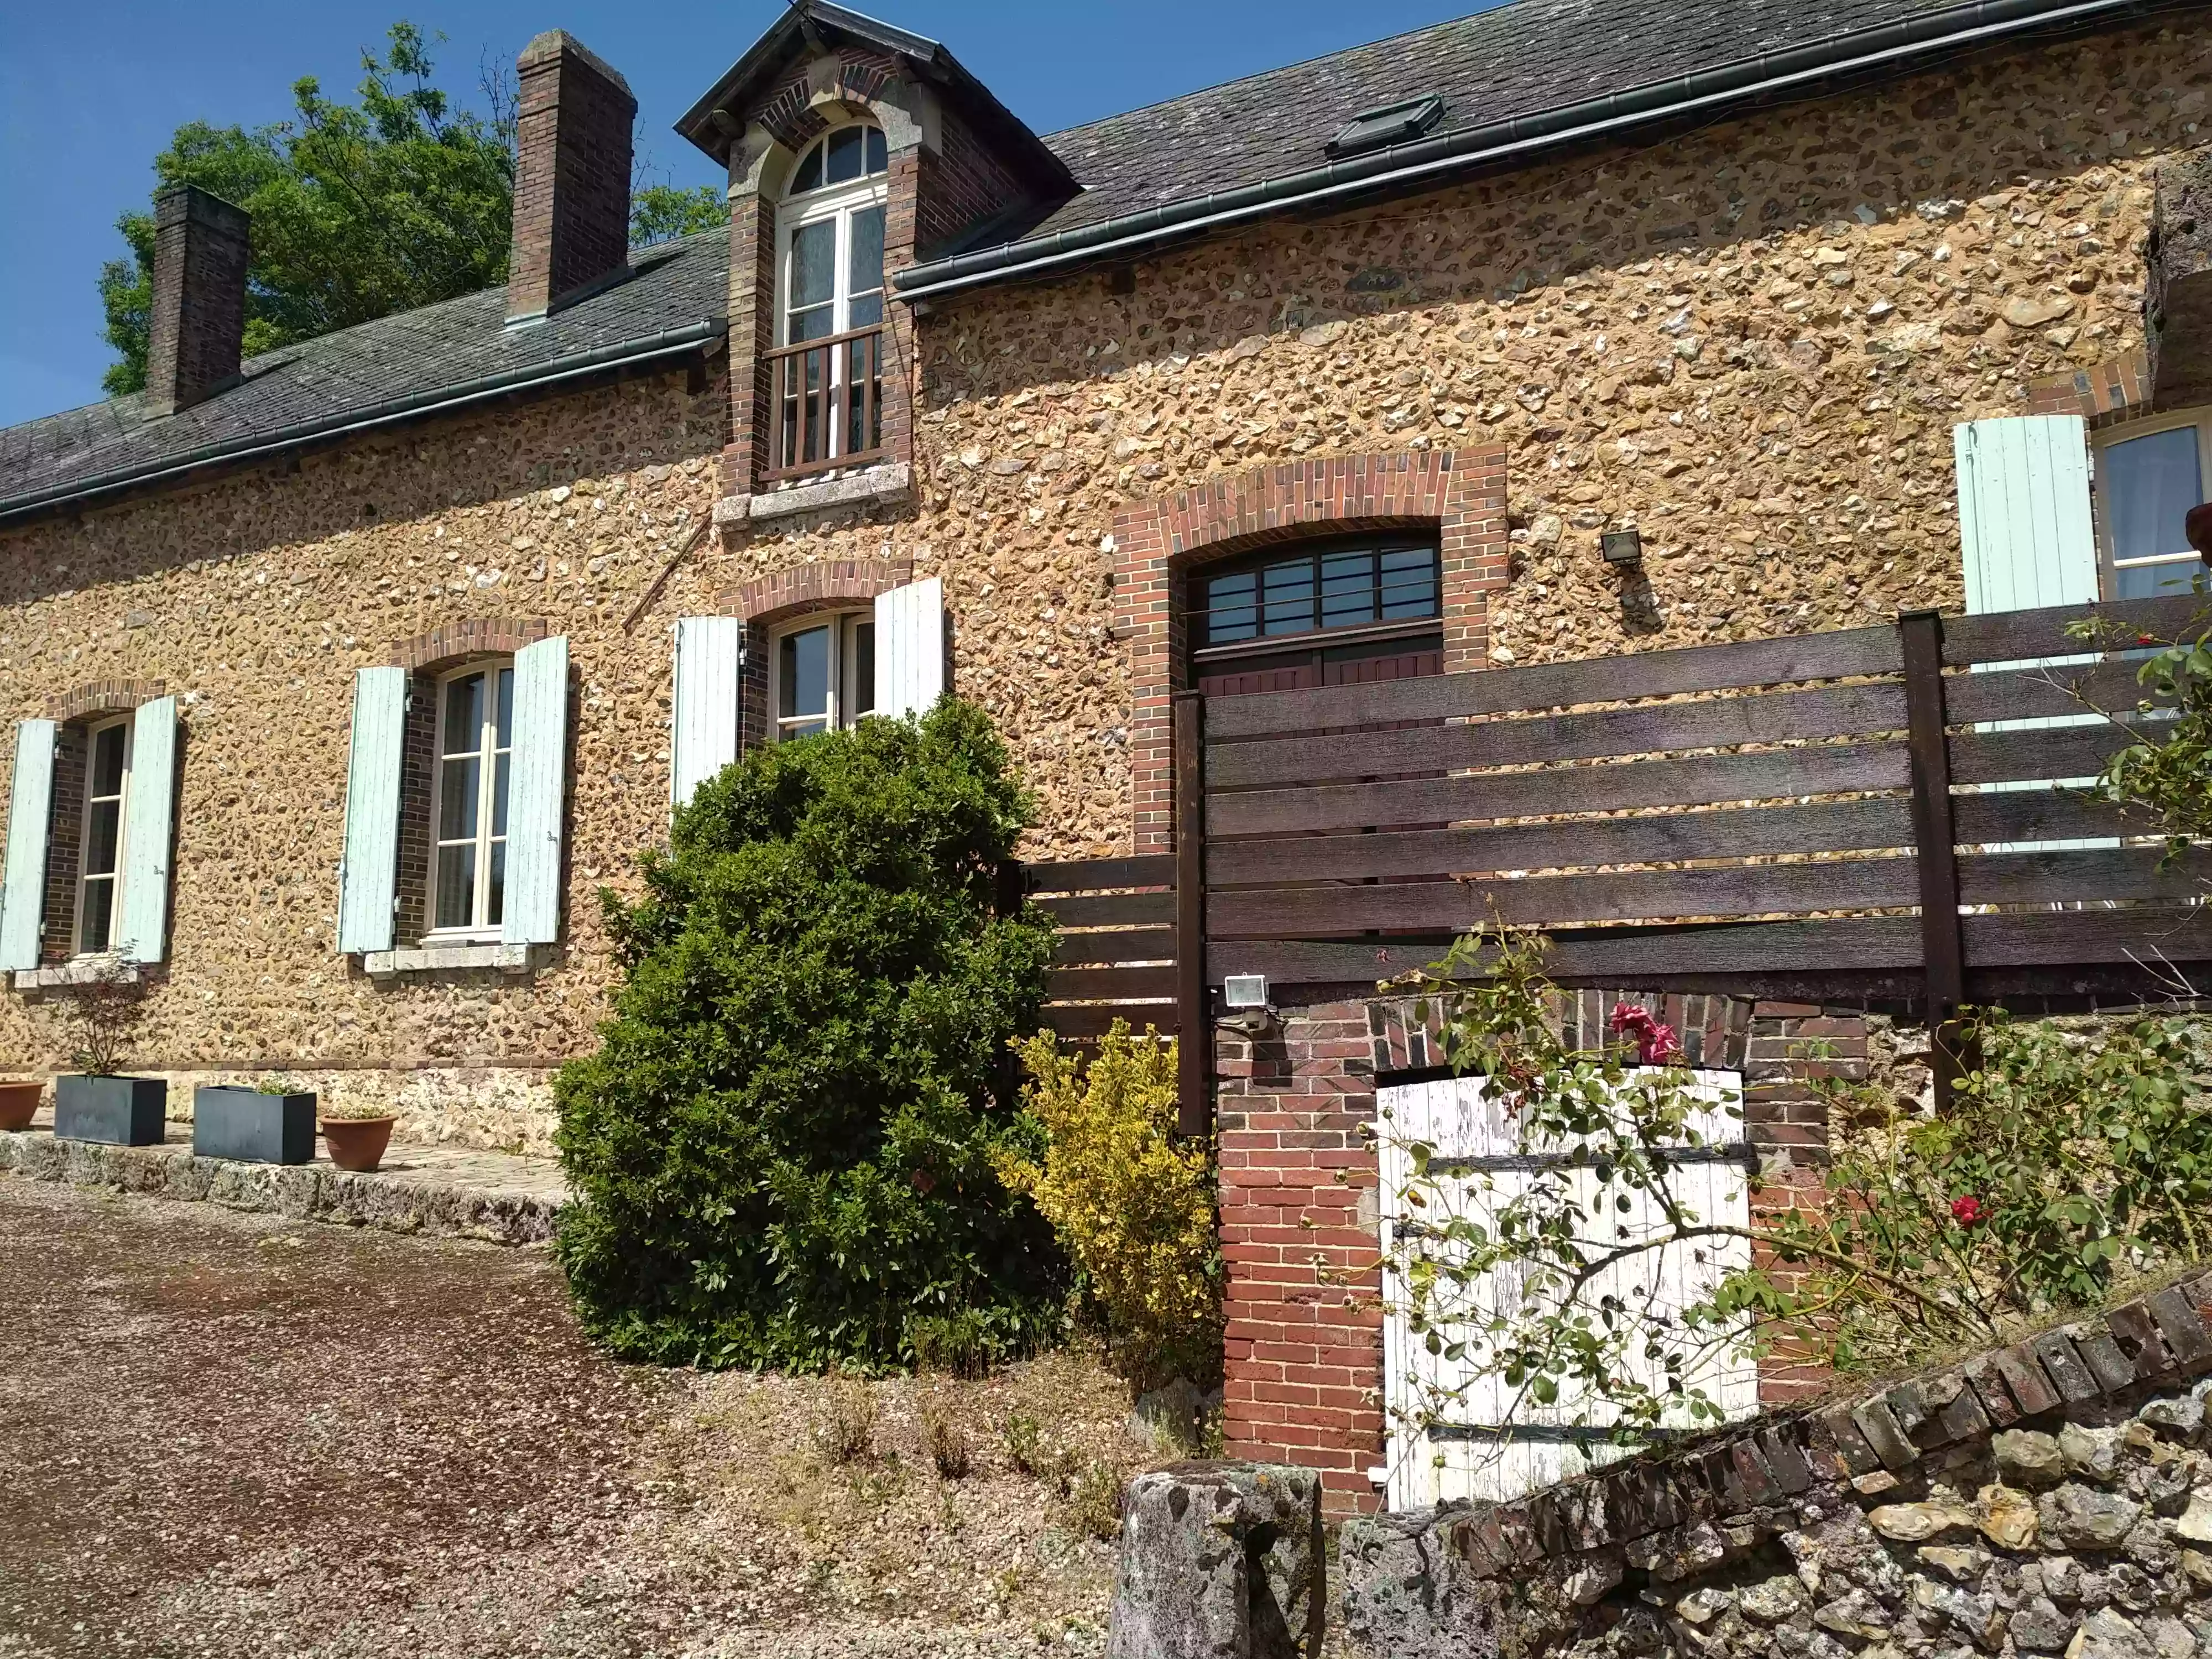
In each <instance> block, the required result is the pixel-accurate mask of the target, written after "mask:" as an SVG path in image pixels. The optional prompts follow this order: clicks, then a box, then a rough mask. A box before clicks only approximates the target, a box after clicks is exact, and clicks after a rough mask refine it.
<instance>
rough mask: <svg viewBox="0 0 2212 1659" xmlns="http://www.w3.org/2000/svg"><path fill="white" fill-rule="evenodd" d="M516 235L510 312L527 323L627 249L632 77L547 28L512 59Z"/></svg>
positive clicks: (619, 261) (599, 276) (623, 257)
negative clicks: (516, 90) (516, 101)
mask: <svg viewBox="0 0 2212 1659" xmlns="http://www.w3.org/2000/svg"><path fill="white" fill-rule="evenodd" d="M514 69H515V76H516V79H517V80H518V81H519V82H520V92H521V101H520V105H519V106H518V107H517V109H516V112H515V167H514V244H513V252H512V253H511V254H510V256H509V257H508V260H507V321H508V322H510V323H514V322H526V321H529V320H532V319H536V318H539V317H543V316H544V315H545V313H547V312H549V311H552V310H555V309H556V308H557V307H559V306H560V305H561V304H562V301H565V300H568V299H569V298H571V297H572V296H574V295H576V293H577V290H578V289H586V288H589V287H591V286H592V284H594V283H599V282H601V281H603V280H605V278H607V277H609V276H613V275H614V274H616V273H617V272H618V271H620V270H623V267H624V266H625V265H626V264H628V263H629V153H630V124H631V123H632V122H633V121H634V120H635V119H636V118H637V100H636V99H635V98H634V97H632V96H631V95H630V90H629V82H626V81H624V80H623V78H622V76H619V75H617V74H616V73H615V71H614V70H611V69H610V68H609V67H608V66H607V65H606V64H605V63H604V62H602V61H601V60H600V59H599V58H597V57H596V56H594V55H593V54H592V52H588V51H586V49H585V48H584V46H583V45H582V44H581V43H580V41H577V40H574V39H573V38H572V37H570V36H569V35H568V34H566V33H563V32H562V31H561V30H559V29H549V30H547V31H546V32H545V33H543V34H541V35H539V36H538V38H537V39H536V40H532V42H531V43H530V44H529V45H528V46H525V47H524V48H523V49H522V56H521V57H520V58H517V59H516V60H515V64H514Z"/></svg>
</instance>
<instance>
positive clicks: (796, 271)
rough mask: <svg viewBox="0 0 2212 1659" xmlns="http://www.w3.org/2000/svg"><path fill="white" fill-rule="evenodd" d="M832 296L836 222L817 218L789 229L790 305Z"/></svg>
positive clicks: (796, 306) (797, 306) (816, 302)
mask: <svg viewBox="0 0 2212 1659" xmlns="http://www.w3.org/2000/svg"><path fill="white" fill-rule="evenodd" d="M836 297H837V222H836V220H835V219H817V220H816V221H815V222H813V223H812V224H811V225H801V226H799V228H798V229H797V230H794V231H793V232H792V233H791V308H792V310H793V312H798V311H799V310H802V309H804V308H805V307H807V306H815V305H821V304H823V302H824V301H829V300H834V299H836ZM803 337H805V338H811V336H803ZM793 338H802V336H799V335H796V334H794V335H793Z"/></svg>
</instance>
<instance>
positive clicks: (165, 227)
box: [146, 185, 252, 415]
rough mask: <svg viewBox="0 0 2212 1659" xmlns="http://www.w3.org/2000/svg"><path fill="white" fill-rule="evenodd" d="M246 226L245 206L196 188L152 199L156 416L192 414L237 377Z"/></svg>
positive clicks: (150, 399)
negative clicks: (179, 412) (190, 411)
mask: <svg viewBox="0 0 2212 1659" xmlns="http://www.w3.org/2000/svg"><path fill="white" fill-rule="evenodd" d="M251 223H252V220H251V218H250V216H248V215H247V213H246V210H245V209H244V208H239V207H233V206H232V205H231V204H229V203H228V202H226V201H224V200H223V199H222V197H219V196H210V195H209V194H208V193H207V191H204V190H202V189H201V188H200V187H199V186H198V185H170V186H169V187H168V188H167V190H165V191H162V192H161V194H160V195H159V196H157V197H155V198H154V307H153V315H152V317H151V318H150V319H149V327H148V336H149V337H148V339H147V342H146V403H147V406H148V408H149V409H150V410H152V411H153V412H154V413H155V414H156V415H170V414H174V413H175V412H176V411H177V410H180V409H189V408H191V406H192V405H193V404H196V403H198V402H200V401H202V400H203V399H204V398H207V397H209V396H210V394H212V393H213V392H216V391H219V390H220V389H221V388H222V386H224V385H225V384H226V383H228V381H230V380H234V379H236V378H237V375H238V353H239V348H240V343H242V342H243V341H244V340H245V337H246V258H247V253H248V247H249V238H248V234H247V233H248V229H249V227H250V225H251Z"/></svg>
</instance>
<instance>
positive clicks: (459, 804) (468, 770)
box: [438, 755, 483, 841]
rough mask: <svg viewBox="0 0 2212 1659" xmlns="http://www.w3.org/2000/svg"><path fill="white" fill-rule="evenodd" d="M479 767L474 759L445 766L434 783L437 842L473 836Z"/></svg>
mask: <svg viewBox="0 0 2212 1659" xmlns="http://www.w3.org/2000/svg"><path fill="white" fill-rule="evenodd" d="M482 767H483V762H482V761H480V760H478V759H477V757H475V756H474V755H466V756H463V757H460V758H459V759H457V760H449V761H447V762H446V763H445V766H444V770H443V773H442V775H441V776H440V777H439V780H438V839H439V840H440V841H465V840H467V839H469V838H470V837H471V836H474V835H475V834H476V832H477V790H478V789H479V788H480V787H482V785H483V771H482V770H481V768H482Z"/></svg>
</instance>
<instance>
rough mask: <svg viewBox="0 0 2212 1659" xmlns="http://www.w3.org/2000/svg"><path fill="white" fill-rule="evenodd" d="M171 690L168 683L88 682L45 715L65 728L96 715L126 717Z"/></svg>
mask: <svg viewBox="0 0 2212 1659" xmlns="http://www.w3.org/2000/svg"><path fill="white" fill-rule="evenodd" d="M168 690H169V686H168V682H167V681H166V680H88V681H86V682H85V684H82V685H79V686H74V687H72V688H71V689H70V690H68V691H65V692H64V693H63V694H62V695H61V696H58V697H56V698H54V699H53V700H52V702H48V703H47V705H46V715H47V718H48V719H50V720H56V721H58V722H59V723H61V724H62V725H64V726H66V725H67V724H69V723H70V721H71V720H85V719H88V718H89V717H90V716H92V715H94V714H129V713H130V712H131V710H132V709H134V708H137V707H138V705H139V704H140V703H143V702H153V701H154V699H155V698H156V697H159V696H166V695H167V692H168Z"/></svg>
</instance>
